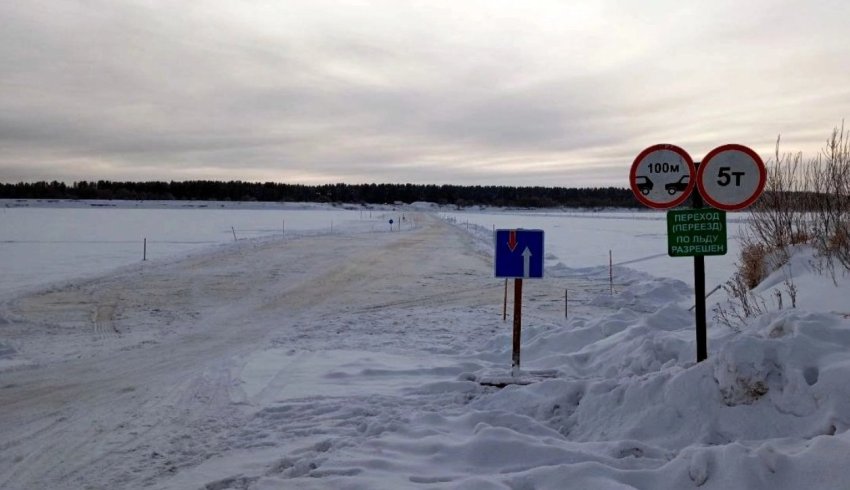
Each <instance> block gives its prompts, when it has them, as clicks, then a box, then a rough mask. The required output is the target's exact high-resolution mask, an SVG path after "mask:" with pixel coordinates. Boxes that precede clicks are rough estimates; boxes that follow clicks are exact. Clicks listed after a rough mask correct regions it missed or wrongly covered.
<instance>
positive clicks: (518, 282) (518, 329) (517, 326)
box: [511, 279, 522, 377]
mask: <svg viewBox="0 0 850 490" xmlns="http://www.w3.org/2000/svg"><path fill="white" fill-rule="evenodd" d="M521 337H522V279H514V342H513V356H512V357H511V376H513V377H517V376H519V350H520V338H521Z"/></svg>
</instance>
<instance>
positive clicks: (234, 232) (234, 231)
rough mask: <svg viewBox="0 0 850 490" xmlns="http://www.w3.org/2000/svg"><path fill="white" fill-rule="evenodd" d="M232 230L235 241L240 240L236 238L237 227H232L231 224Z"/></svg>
mask: <svg viewBox="0 0 850 490" xmlns="http://www.w3.org/2000/svg"><path fill="white" fill-rule="evenodd" d="M230 230H231V231H232V232H233V241H234V242H237V241H239V240H237V239H236V228H234V227H232V226H231V227H230Z"/></svg>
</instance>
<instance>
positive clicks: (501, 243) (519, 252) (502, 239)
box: [495, 229, 543, 279]
mask: <svg viewBox="0 0 850 490" xmlns="http://www.w3.org/2000/svg"><path fill="white" fill-rule="evenodd" d="M495 262H496V265H495V270H496V277H510V278H517V279H540V278H542V277H543V230H523V229H518V230H496V260H495Z"/></svg>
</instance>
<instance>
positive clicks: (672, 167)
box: [629, 144, 696, 209]
mask: <svg viewBox="0 0 850 490" xmlns="http://www.w3.org/2000/svg"><path fill="white" fill-rule="evenodd" d="M695 174H696V172H695V170H694V161H693V160H692V159H691V156H690V155H688V152H686V151H685V150H683V149H681V148H679V147H678V146H675V145H666V144H660V145H652V146H650V147H649V148H647V149H645V150H643V151H642V152H640V154H638V156H637V158H635V161H634V162H633V163H632V169H631V171H630V172H629V185H631V188H632V192H633V193H634V195H635V198H636V199H637V200H638V201H639V202H640V203H641V204H643V205H644V206H649V207H651V208H655V209H667V208H673V207H676V206H678V205H679V204H682V203H683V202H685V201H686V200H687V199H688V196H690V195H691V191H693V189H694V185H695V182H694V175H695Z"/></svg>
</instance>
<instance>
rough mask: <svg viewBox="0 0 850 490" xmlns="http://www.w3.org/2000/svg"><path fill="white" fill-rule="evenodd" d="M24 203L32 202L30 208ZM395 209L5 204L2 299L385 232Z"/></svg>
mask: <svg viewBox="0 0 850 490" xmlns="http://www.w3.org/2000/svg"><path fill="white" fill-rule="evenodd" d="M23 204H26V206H24V205H23ZM392 214H393V213H392V212H391V211H375V210H371V211H370V210H360V209H343V208H334V207H331V206H326V207H320V206H317V205H297V204H296V205H282V204H256V203H255V204H242V203H228V204H224V203H201V202H197V203H194V202H193V203H188V202H146V203H133V202H129V203H121V205H120V207H119V206H116V205H115V204H113V203H108V202H76V203H73V202H65V203H47V202H45V203H36V202H30V203H20V202H17V201H5V202H0V255H1V256H2V257H3V260H2V263H0V268H2V269H1V270H0V295H5V294H8V293H10V292H12V291H16V290H20V289H28V288H32V287H37V286H39V285H43V284H46V283H50V282H54V281H62V280H66V279H71V278H77V277H84V276H91V275H97V274H101V273H104V272H107V271H109V270H111V269H114V268H116V267H121V266H125V265H130V264H134V263H137V262H139V261H141V260H142V258H143V254H144V241H145V240H147V247H146V248H147V252H146V253H147V259H148V260H158V259H163V258H167V257H174V256H178V255H181V254H186V253H190V252H192V251H193V250H199V249H202V248H206V247H210V246H215V245H216V244H224V243H232V242H233V241H234V235H235V238H237V239H240V240H241V239H246V238H260V237H268V238H270V239H271V238H275V237H276V238H283V237H284V235H285V236H300V235H304V234H323V233H333V232H334V228H336V231H341V230H345V231H363V232H367V231H373V230H378V231H385V226H384V224H385V223H384V222H385V218H386V216H385V215H392Z"/></svg>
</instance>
